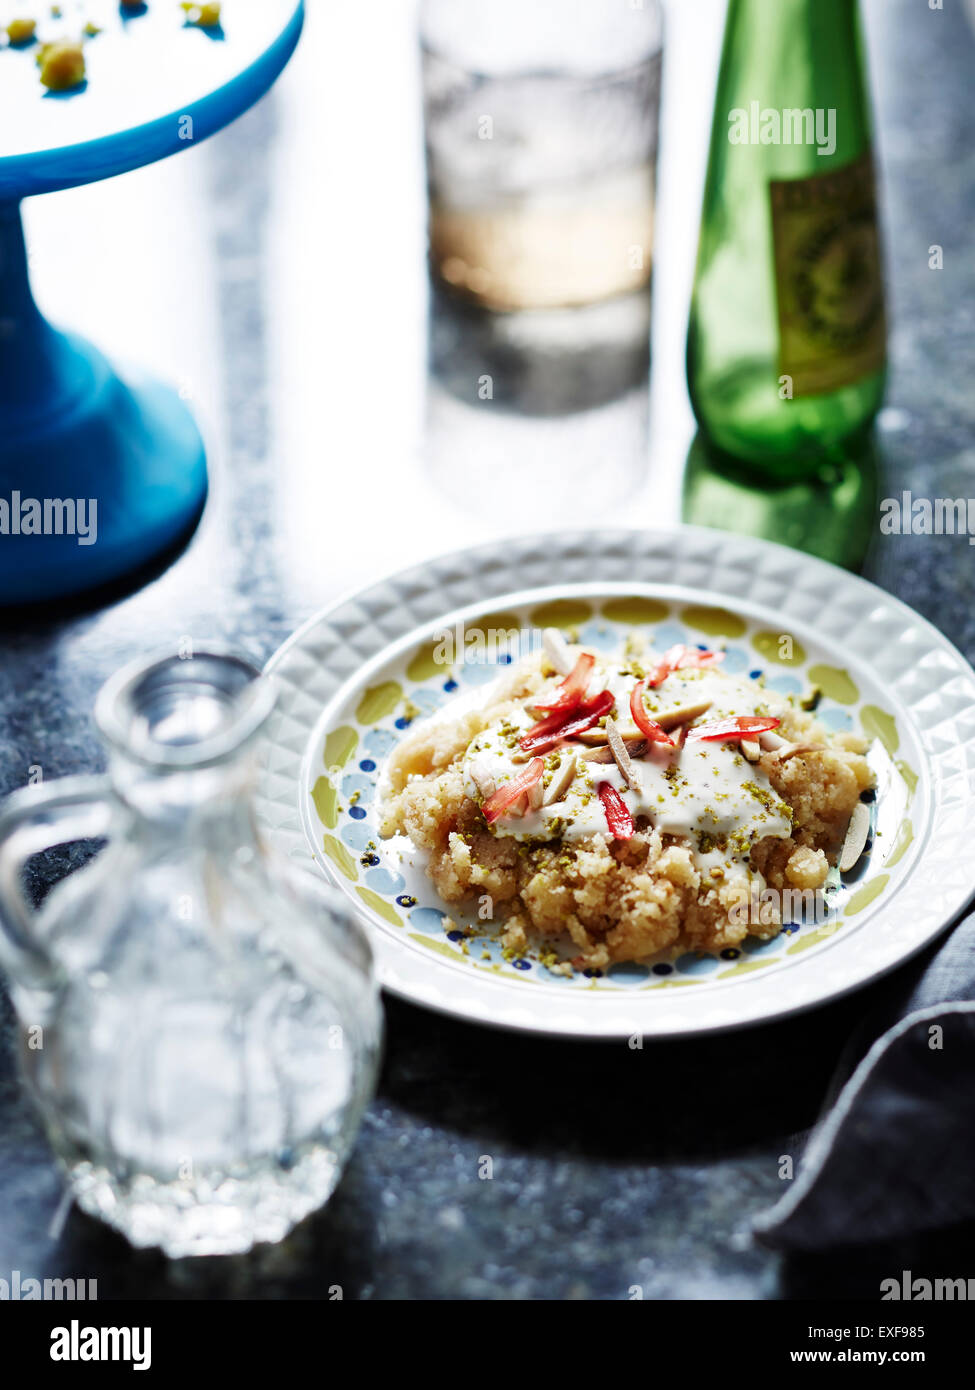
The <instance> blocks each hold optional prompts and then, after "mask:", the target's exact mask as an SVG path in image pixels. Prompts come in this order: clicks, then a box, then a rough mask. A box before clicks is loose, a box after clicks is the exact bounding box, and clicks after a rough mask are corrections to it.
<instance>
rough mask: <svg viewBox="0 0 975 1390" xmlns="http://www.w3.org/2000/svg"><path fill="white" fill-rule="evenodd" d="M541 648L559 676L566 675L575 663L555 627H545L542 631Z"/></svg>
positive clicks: (567, 646) (563, 639)
mask: <svg viewBox="0 0 975 1390" xmlns="http://www.w3.org/2000/svg"><path fill="white" fill-rule="evenodd" d="M542 650H543V651H544V653H545V655H546V656H547V657H548V659H549V661H550V662H551V664H552V665H553V666H554V667H555V669H556V671H558V673H559V675H560V676H567V675H568V674H569V672H570V671H571V670H572V668H573V666H574V665H575V662H574V661H573V659H572V653H571V652H570V651H569V644H568V642H567V641H566V640H565V638H564V637H563V636H562V634H561V632H559V630H558V628H557V627H547V628H546V629H545V630H544V632H543V633H542Z"/></svg>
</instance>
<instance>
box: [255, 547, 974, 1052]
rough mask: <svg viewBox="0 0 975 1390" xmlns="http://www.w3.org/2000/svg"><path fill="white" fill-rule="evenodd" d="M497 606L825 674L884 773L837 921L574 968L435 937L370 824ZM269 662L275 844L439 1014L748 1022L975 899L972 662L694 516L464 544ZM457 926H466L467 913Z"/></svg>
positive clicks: (847, 579) (548, 1021)
mask: <svg viewBox="0 0 975 1390" xmlns="http://www.w3.org/2000/svg"><path fill="white" fill-rule="evenodd" d="M634 600H636V601H637V602H636V603H634ZM552 605H554V607H553V606H552ZM715 610H717V611H715ZM498 614H501V615H503V617H502V619H501V620H499V618H498V617H497V616H496V615H498ZM492 615H494V616H493V620H492V621H487V622H485V621H484V619H485V618H491V617H492ZM507 615H513V616H514V619H515V620H516V623H515V625H516V626H521V625H524V626H525V627H526V628H528V629H532V630H536V631H537V629H539V628H540V627H542V626H545V625H547V624H553V623H554V624H556V625H562V626H575V627H577V628H580V629H581V632H582V640H583V641H585V642H586V643H587V645H595V646H599V645H606V646H609V645H610V644H612V643H617V642H620V641H622V639H623V638H624V636H625V634H626V632H628V631H629V630H631V629H632V628H633V627H634V626H637V625H641V626H643V627H644V628H645V630H646V631H647V632H648V633H649V635H650V636H652V637H653V638H654V640H655V641H656V642H662V643H663V644H664V645H669V643H670V642H671V641H675V640H686V641H691V642H698V643H701V644H713V643H720V644H721V645H724V646H726V648H727V651H728V656H727V659H726V669H730V670H736V669H739V670H740V669H746V670H752V671H758V670H762V671H764V672H765V675H766V679H767V681H768V682H769V683H770V684H773V685H775V686H777V687H778V688H780V689H790V688H791V689H802V690H806V689H807V688H808V687H809V686H810V685H811V684H819V685H820V686H822V687H824V689H825V697H824V699H823V701H822V704H821V705H820V707H819V710H818V714H819V717H820V718H822V719H823V721H824V722H825V723H826V724H827V725H829V726H831V727H833V728H854V729H856V730H858V731H866V732H867V733H868V734H869V735H870V736H871V737H872V739H873V743H872V748H871V758H872V760H873V763H874V766H875V768H876V770H877V775H878V789H877V796H876V802H875V823H874V831H873V838H872V849H871V852H870V854H869V855H868V856H867V858H866V861H865V862H864V863H862V864H861V865H860V866H858V868H857V869H856V870H855V871H854V876H853V877H852V878H850V877H849V876H848V877H847V881H845V882H844V883H843V884H842V885H839V884H838V885H837V886H836V891H835V893H833V894H832V895H831V898H830V901H831V904H832V906H831V909H830V912H829V915H828V917H827V918H826V919H825V920H823V919H820V920H819V921H818V922H816V921H814V922H811V923H809V924H807V925H802V924H796V925H794V926H792V927H791V928H790V929H789V930H787V931H784V932H782V933H781V934H780V935H779V936H778V937H776V938H775V940H774V941H772V942H769V943H760V942H758V941H755V940H749V941H748V942H746V943H745V945H744V948H743V949H742V950H740V951H737V952H735V953H733V954H730V953H723V958H722V956H718V957H713V956H703V957H699V956H693V957H692V956H688V957H683V958H681V960H680V961H678V962H676V963H674V964H673V965H670V966H667V965H666V964H663V963H661V964H658V965H657V966H655V967H647V968H644V967H632V966H626V967H613V968H612V969H611V970H610V971H609V972H608V973H607V974H606V975H601V976H596V977H589V978H585V977H581V976H576V977H575V978H573V979H570V980H565V979H563V978H561V977H559V976H554V975H551V974H550V973H549V972H548V971H547V970H546V969H545V967H544V966H542V965H540V964H539V963H538V962H535V961H531V960H529V961H521V962H511V961H505V960H503V959H502V957H501V955H500V953H499V951H498V949H497V947H496V946H495V945H493V944H492V943H490V942H483V941H477V942H476V943H472V942H470V941H468V940H467V939H466V938H464V939H463V940H462V939H461V934H460V932H459V931H457V932H454V933H453V934H448V933H447V932H445V930H444V928H443V926H442V924H441V920H440V919H441V915H442V914H443V913H445V912H446V911H448V909H446V908H444V907H443V905H442V904H440V902H439V899H438V898H437V895H436V894H435V893H434V890H433V887H432V885H431V883H430V881H429V879H428V878H427V877H426V875H425V874H424V872H423V868H422V861H421V860H420V857H419V856H417V855H416V854H415V853H406V854H404V853H403V848H404V847H403V845H402V843H398V842H388V843H384V842H383V841H381V840H380V839H379V838H378V835H377V834H376V833H375V800H376V786H377V782H378V781H379V780H380V779H381V777H382V773H383V765H384V761H385V759H386V758H387V757H388V753H389V749H390V748H391V747H392V746H393V745H394V743H395V742H396V740H397V739H398V738H400V737H402V734H403V732H404V730H405V727H406V724H405V720H406V717H407V716H408V715H409V714H411V713H413V708H412V707H413V706H417V707H419V708H420V709H422V710H423V711H433V710H434V709H437V708H443V707H444V706H446V705H447V703H448V702H452V701H453V700H456V699H460V698H464V697H465V695H466V698H467V699H468V700H476V699H477V698H478V696H479V687H480V686H481V685H482V684H483V683H484V682H485V681H487V680H489V679H490V678H492V676H493V674H495V673H496V671H497V665H496V664H494V665H492V664H491V663H492V662H496V661H497V660H498V659H499V658H503V656H504V655H505V652H504V648H503V646H500V647H499V646H497V645H495V646H494V647H493V648H492V649H491V654H490V659H488V657H487V655H486V652H485V648H484V646H483V644H482V643H481V644H479V639H477V638H476V637H474V636H473V635H470V636H468V637H467V638H466V639H465V638H464V637H463V632H464V631H465V628H464V624H465V623H466V630H467V631H468V632H469V633H474V632H477V631H489V630H490V629H495V630H502V629H506V628H508V627H509V626H511V624H510V622H509V621H508V616H507ZM457 623H460V624H461V629H460V633H461V637H460V643H461V645H462V646H463V647H464V657H465V659H463V660H460V661H458V662H457V663H456V664H455V666H454V667H453V669H452V671H448V670H447V669H445V668H444V666H443V665H442V664H438V658H439V659H440V661H441V662H442V658H443V655H444V652H443V649H442V648H441V650H440V651H439V652H437V653H433V652H432V651H431V648H432V647H433V646H435V645H436V644H437V643H438V642H439V641H440V640H441V636H442V634H443V633H444V631H445V630H448V629H454V628H455V626H456V624H457ZM780 638H787V639H789V640H788V641H784V642H780ZM790 642H791V647H790ZM460 650H461V646H460V645H459V646H458V647H457V648H456V652H455V655H456V654H457V652H460ZM509 655H510V652H509ZM268 671H269V672H272V673H273V674H274V676H275V678H276V680H277V682H278V684H279V687H280V691H279V701H278V707H277V710H276V713H275V715H274V716H273V718H272V720H271V722H270V725H269V729H268V741H267V747H266V750H265V756H264V757H263V759H262V771H261V777H260V782H259V789H258V814H259V818H260V820H261V822H262V824H263V826H264V829H265V831H266V833H267V834H268V836H269V838H270V839H271V840H272V841H273V842H275V843H276V844H277V845H278V847H279V848H281V849H282V850H283V851H284V852H285V853H287V854H289V855H292V856H295V857H297V858H299V859H303V860H306V861H307V860H310V859H314V860H315V861H316V862H317V863H318V864H319V865H320V866H321V868H322V870H323V871H324V872H325V873H326V874H327V875H328V876H329V877H330V878H331V879H332V880H333V881H334V882H335V883H336V884H337V885H338V886H339V887H340V888H341V889H342V890H343V891H344V892H345V893H346V894H347V896H348V897H349V898H350V899H351V900H352V902H353V903H354V904H355V906H356V908H357V910H358V911H359V913H360V915H361V916H362V917H363V918H364V919H365V921H366V922H367V924H368V926H369V928H370V934H371V938H372V942H373V946H374V948H375V952H376V956H377V962H378V968H379V972H380V978H381V980H382V983H383V985H384V987H385V988H386V989H388V990H390V991H392V992H393V993H394V994H397V995H400V996H401V997H403V998H405V999H410V1000H412V1001H414V1002H415V1003H418V1004H424V1005H426V1006H428V1007H430V1008H433V1009H438V1010H440V1011H442V1012H444V1013H449V1014H453V1015H456V1016H457V1017H460V1018H465V1019H469V1020H475V1021H478V1022H481V1023H489V1024H494V1025H497V1026H501V1027H506V1028H515V1029H523V1030H526V1031H533V1032H542V1033H552V1034H563V1035H573V1036H580V1037H593V1038H597V1037H598V1038H631V1037H633V1036H635V1035H641V1036H646V1037H650V1036H674V1035H681V1034H693V1033H706V1032H714V1031H719V1030H722V1029H728V1028H734V1027H737V1026H741V1025H743V1024H748V1023H756V1022H759V1021H762V1020H768V1019H772V1018H776V1017H780V1016H782V1015H784V1014H789V1013H794V1012H795V1011H797V1010H799V1009H805V1008H809V1007H810V1006H811V1005H814V1004H821V1003H823V1002H825V1001H826V1000H828V999H832V998H835V997H836V996H838V995H840V994H844V993H846V992H847V991H849V990H852V989H855V988H856V987H857V986H860V985H864V984H866V983H867V982H868V981H870V980H873V979H875V978H876V977H877V976H879V975H882V974H883V973H884V972H885V971H888V970H890V969H892V968H893V967H894V966H896V965H898V964H899V963H900V962H902V961H904V960H906V959H907V958H908V957H909V956H911V955H913V954H914V953H915V952H916V951H918V950H920V949H921V947H923V946H924V945H925V944H926V943H927V942H929V941H930V940H931V939H932V938H933V937H935V936H936V935H937V934H938V932H940V931H941V930H942V929H943V928H944V927H945V926H946V925H947V924H948V923H949V922H950V921H951V920H952V919H953V918H954V917H955V916H956V915H957V913H958V912H959V911H960V910H961V909H962V908H963V907H964V906H965V904H966V903H967V902H968V901H969V899H970V898H971V896H972V894H973V892H975V860H973V857H972V855H971V848H970V835H971V825H972V824H973V823H975V807H973V800H975V795H973V792H975V787H973V783H975V775H973V769H975V673H973V672H972V670H971V668H970V667H969V665H968V663H967V662H966V661H965V660H964V658H963V657H962V656H961V655H960V654H959V653H958V652H957V651H956V650H955V648H954V647H952V646H951V644H950V643H949V642H948V641H947V640H946V639H945V638H944V637H943V636H942V635H941V634H940V633H939V632H937V631H936V630H935V628H933V627H932V626H931V625H930V624H929V623H927V622H925V621H924V620H923V619H922V618H920V617H919V616H918V615H917V614H916V613H914V612H912V611H911V610H910V609H909V608H907V607H906V606H905V605H904V604H902V603H900V602H899V601H898V600H896V599H894V598H891V597H890V595H888V594H885V593H883V592H882V591H881V590H879V589H876V588H874V586H873V585H871V584H868V583H866V582H865V581H864V580H862V579H857V578H855V577H853V576H852V575H849V574H847V573H845V572H844V571H842V570H839V569H836V568H834V567H833V566H832V565H828V564H825V563H823V562H822V561H820V560H815V559H812V558H811V557H810V556H808V555H805V554H802V553H800V552H798V551H794V550H789V549H786V548H785V547H783V546H777V545H770V544H767V543H765V542H761V541H756V540H753V539H751V538H748V537H743V536H738V535H731V534H728V533H725V532H719V531H710V530H702V529H698V528H691V527H684V528H680V529H677V530H673V531H662V532H649V531H603V532H596V533H589V532H581V533H576V532H573V533H557V534H548V535H536V536H529V537H520V538H514V539H510V540H506V541H503V542H498V543H494V544H490V545H484V546H480V547H477V548H474V549H469V550H464V551H459V552H457V553H455V554H452V555H447V556H443V557H441V558H438V559H435V560H431V561H429V562H428V563H426V564H423V565H420V566H418V567H417V568H415V569H411V570H407V571H404V572H403V573H401V574H398V575H394V576H393V577H392V578H389V579H384V580H382V581H381V582H380V583H378V584H375V585H374V586H373V587H371V588H369V589H366V590H364V591H362V592H361V593H359V594H357V595H356V596H355V597H353V598H349V599H345V600H343V601H341V602H339V603H337V604H336V605H335V606H334V607H332V608H330V609H328V610H327V611H326V612H324V613H322V614H321V615H319V616H318V617H316V618H313V619H312V620H311V621H310V622H308V623H306V624H305V626H304V627H302V628H301V629H300V630H299V631H298V632H297V633H295V635H294V636H293V637H291V638H290V639H289V641H288V642H286V643H285V645H284V646H283V647H282V648H281V650H280V651H279V652H278V653H277V654H276V655H275V656H274V657H273V658H272V660H271V661H270V663H269V665H268ZM407 699H409V701H410V702H411V705H410V706H407V705H405V703H404V702H405V701H406V700H407ZM356 792H358V793H359V795H358V796H356V795H355V793H356ZM408 848H409V847H407V849H408ZM450 916H451V917H452V918H453V919H454V921H455V922H456V923H458V924H459V926H463V925H464V924H465V923H466V924H469V925H476V924H477V918H476V915H475V916H473V917H467V918H463V917H461V916H459V915H458V913H457V912H456V911H455V910H452V909H451V910H450ZM481 929H483V924H482V928H481ZM465 943H466V945H467V951H466V952H465V950H464V945H465ZM485 953H486V956H487V958H484V956H485Z"/></svg>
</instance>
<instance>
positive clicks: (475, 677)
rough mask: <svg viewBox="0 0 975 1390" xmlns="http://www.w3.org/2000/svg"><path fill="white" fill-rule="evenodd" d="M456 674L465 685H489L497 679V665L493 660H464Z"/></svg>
mask: <svg viewBox="0 0 975 1390" xmlns="http://www.w3.org/2000/svg"><path fill="white" fill-rule="evenodd" d="M457 674H458V676H459V677H460V679H461V680H462V681H463V683H464V684H465V685H490V684H491V682H492V681H493V680H496V679H497V676H498V666H497V665H496V664H495V663H494V662H493V661H465V662H464V664H463V666H461V667H460V668H459V669H458V672H457Z"/></svg>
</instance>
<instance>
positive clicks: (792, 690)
mask: <svg viewBox="0 0 975 1390" xmlns="http://www.w3.org/2000/svg"><path fill="white" fill-rule="evenodd" d="M765 685H766V687H767V688H768V689H769V690H775V691H776V692H777V693H778V694H779V695H801V694H802V682H801V681H799V680H797V679H796V678H795V676H766V677H765Z"/></svg>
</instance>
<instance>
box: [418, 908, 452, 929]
mask: <svg viewBox="0 0 975 1390" xmlns="http://www.w3.org/2000/svg"><path fill="white" fill-rule="evenodd" d="M446 915H447V914H446V911H445V909H443V908H440V907H415V908H414V909H413V911H412V912H411V913H410V926H411V927H415V928H416V930H417V931H418V932H422V933H423V935H424V936H443V919H444V917H445V916H446Z"/></svg>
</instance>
